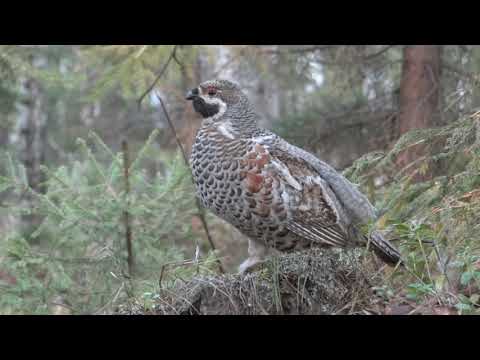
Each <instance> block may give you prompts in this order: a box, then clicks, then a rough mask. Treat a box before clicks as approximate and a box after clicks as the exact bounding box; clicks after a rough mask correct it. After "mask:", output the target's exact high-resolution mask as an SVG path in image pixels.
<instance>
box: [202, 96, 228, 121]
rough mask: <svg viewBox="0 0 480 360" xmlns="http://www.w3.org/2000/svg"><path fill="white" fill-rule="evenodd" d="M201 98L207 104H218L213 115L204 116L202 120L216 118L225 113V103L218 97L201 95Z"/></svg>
mask: <svg viewBox="0 0 480 360" xmlns="http://www.w3.org/2000/svg"><path fill="white" fill-rule="evenodd" d="M202 99H203V100H204V101H205V102H206V103H207V104H217V105H218V112H217V113H216V114H215V115H213V116H210V117H209V118H205V119H204V120H217V119H219V118H220V117H222V116H223V114H225V111H227V104H225V103H224V102H223V101H222V100H220V99H219V98H214V99H210V98H209V97H205V96H202Z"/></svg>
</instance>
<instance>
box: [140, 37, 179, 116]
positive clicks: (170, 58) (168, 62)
mask: <svg viewBox="0 0 480 360" xmlns="http://www.w3.org/2000/svg"><path fill="white" fill-rule="evenodd" d="M177 47H178V45H175V46H174V47H173V49H172V51H171V52H170V55H169V56H168V59H167V61H166V62H165V64H164V65H163V67H162V69H161V70H160V71H159V73H158V75H157V77H156V78H155V80H154V81H153V82H152V84H151V85H150V86H149V87H148V89H147V90H145V92H144V93H143V94H142V95H141V96H140V97H139V98H138V100H137V104H138V108H140V107H141V106H142V101H143V99H144V98H145V96H147V95H148V94H149V93H150V92H151V91H152V89H153V88H154V87H155V85H157V82H158V81H159V80H160V79H161V77H162V76H163V74H165V72H166V71H167V69H168V65H170V62H171V61H172V60H175V62H176V63H177V64H179V61H178V59H177V56H176V54H177Z"/></svg>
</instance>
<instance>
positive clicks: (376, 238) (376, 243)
mask: <svg viewBox="0 0 480 360" xmlns="http://www.w3.org/2000/svg"><path fill="white" fill-rule="evenodd" d="M370 248H371V249H372V250H373V252H374V253H375V254H376V255H377V256H378V257H379V258H380V259H382V260H383V261H384V262H385V263H386V264H388V265H390V266H396V265H397V264H398V263H400V265H403V261H402V257H401V255H400V252H399V251H398V250H397V249H396V248H395V247H394V246H393V245H392V244H391V243H390V242H389V241H388V240H386V239H385V238H384V237H383V236H382V234H380V233H379V232H378V231H376V230H374V231H373V232H372V233H371V234H370Z"/></svg>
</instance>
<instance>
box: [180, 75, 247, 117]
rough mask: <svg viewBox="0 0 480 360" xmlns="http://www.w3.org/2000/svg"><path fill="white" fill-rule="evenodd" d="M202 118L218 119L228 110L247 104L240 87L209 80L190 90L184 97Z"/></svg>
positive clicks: (226, 81)
mask: <svg viewBox="0 0 480 360" xmlns="http://www.w3.org/2000/svg"><path fill="white" fill-rule="evenodd" d="M186 99H187V100H192V102H193V108H194V109H195V111H196V112H198V113H199V114H201V115H202V116H203V117H204V118H213V119H214V120H216V119H218V118H220V117H221V116H222V115H223V114H224V113H225V112H226V111H227V110H228V109H232V108H234V107H235V106H238V105H239V104H241V103H242V102H247V101H248V100H247V98H246V95H245V94H244V93H243V92H242V91H241V90H240V87H239V86H238V85H237V84H235V83H233V82H231V81H228V80H209V81H205V82H203V83H201V84H200V85H199V86H198V87H196V88H194V89H192V90H190V91H189V92H188V94H187V96H186Z"/></svg>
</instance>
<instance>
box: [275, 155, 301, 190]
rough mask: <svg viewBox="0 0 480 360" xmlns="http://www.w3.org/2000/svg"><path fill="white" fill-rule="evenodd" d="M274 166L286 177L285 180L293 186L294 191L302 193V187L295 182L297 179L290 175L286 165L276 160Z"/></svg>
mask: <svg viewBox="0 0 480 360" xmlns="http://www.w3.org/2000/svg"><path fill="white" fill-rule="evenodd" d="M272 164H273V166H275V167H276V168H277V170H278V171H280V173H281V174H282V175H283V176H284V177H285V180H287V183H288V184H289V185H290V186H292V187H293V188H294V189H296V190H298V191H301V190H302V185H300V183H299V182H298V181H297V180H295V178H294V177H293V176H292V174H290V170H288V168H287V167H286V166H285V164H282V163H281V162H278V161H276V160H272Z"/></svg>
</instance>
